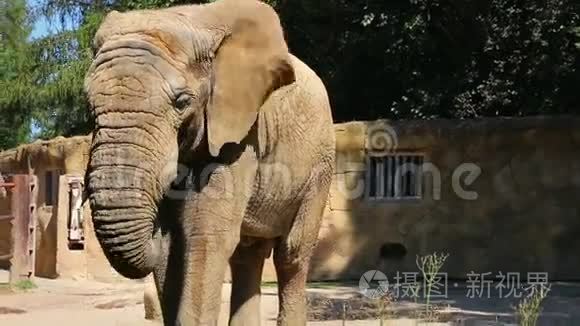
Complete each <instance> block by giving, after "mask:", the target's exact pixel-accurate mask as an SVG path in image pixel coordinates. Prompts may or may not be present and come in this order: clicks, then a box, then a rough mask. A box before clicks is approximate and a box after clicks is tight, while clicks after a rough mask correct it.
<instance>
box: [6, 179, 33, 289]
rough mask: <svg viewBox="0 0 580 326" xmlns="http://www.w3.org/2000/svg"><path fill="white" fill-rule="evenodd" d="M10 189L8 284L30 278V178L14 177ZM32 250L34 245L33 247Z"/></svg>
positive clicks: (31, 253)
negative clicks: (10, 230)
mask: <svg viewBox="0 0 580 326" xmlns="http://www.w3.org/2000/svg"><path fill="white" fill-rule="evenodd" d="M12 180H13V183H14V188H13V189H12V203H11V206H12V216H13V217H14V218H13V219H12V255H13V256H12V259H11V261H10V265H11V266H10V284H11V285H15V284H16V283H18V282H19V281H22V280H28V279H30V278H31V277H32V273H31V272H30V263H31V262H30V257H31V256H32V255H34V250H32V252H30V238H34V237H31V234H32V233H33V232H34V230H33V231H32V232H31V230H30V226H31V224H30V222H31V221H30V216H31V204H32V201H31V191H30V190H31V189H30V187H31V178H30V176H29V175H14V176H13V179H12ZM32 248H34V244H33V247H32Z"/></svg>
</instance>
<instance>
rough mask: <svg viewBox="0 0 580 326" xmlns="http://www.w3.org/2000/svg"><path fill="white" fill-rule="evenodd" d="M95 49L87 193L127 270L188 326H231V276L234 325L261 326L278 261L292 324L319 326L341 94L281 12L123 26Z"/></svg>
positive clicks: (204, 12)
mask: <svg viewBox="0 0 580 326" xmlns="http://www.w3.org/2000/svg"><path fill="white" fill-rule="evenodd" d="M94 44H95V59H94V62H93V65H92V66H91V68H90V70H89V72H88V74H87V78H86V85H85V86H86V91H87V96H88V98H89V100H90V103H91V106H92V110H93V113H94V115H95V119H96V129H95V130H94V133H93V137H94V138H93V143H92V147H91V152H90V163H89V169H88V171H87V176H86V177H87V195H88V198H89V200H90V205H91V209H92V214H93V222H94V225H95V230H96V234H97V237H98V239H99V241H100V244H101V246H102V248H103V250H104V252H105V254H106V256H107V258H108V260H109V262H110V263H111V265H112V266H113V267H114V268H115V269H116V270H117V271H118V272H119V273H121V274H122V275H124V276H125V277H128V278H143V277H145V276H147V275H149V274H150V273H153V274H154V277H155V282H156V286H157V289H158V293H159V298H160V302H161V307H162V311H163V319H164V323H165V325H180V326H186V325H215V324H216V323H217V318H218V315H219V308H220V301H221V294H220V291H221V288H222V282H223V278H224V274H225V271H226V268H227V266H228V263H229V264H230V267H231V271H232V278H233V285H232V286H233V292H232V298H231V313H230V325H251V326H255V325H259V316H260V313H259V309H260V307H259V306H260V280H261V273H262V267H263V263H264V259H265V258H266V257H267V256H269V255H270V253H271V252H272V251H273V255H274V262H275V266H276V272H277V276H278V280H279V283H278V284H279V299H280V306H279V318H278V324H279V325H292V326H295V325H305V324H306V307H305V281H306V275H307V271H308V265H309V260H310V256H311V253H312V249H313V247H314V246H315V244H316V239H317V235H318V230H319V226H320V220H321V215H322V213H323V210H324V207H325V204H326V199H327V196H328V190H329V186H330V182H331V176H332V173H333V167H334V133H333V128H332V118H331V112H330V105H329V100H328V97H327V93H326V90H325V87H324V85H323V84H322V82H321V81H320V79H319V78H318V77H317V76H316V74H315V73H314V72H313V71H312V70H310V69H309V68H308V67H307V66H306V65H305V64H303V63H302V62H301V61H300V60H298V59H297V58H295V57H293V56H292V55H291V54H289V52H288V49H287V46H286V43H285V41H284V37H283V32H282V28H281V26H280V22H279V20H278V17H277V15H276V14H275V12H274V11H273V10H272V8H270V7H269V6H267V5H265V4H263V3H261V2H258V1H254V0H219V1H216V2H214V3H212V4H209V5H203V6H198V5H192V6H182V7H173V8H168V9H162V10H151V11H133V12H127V13H118V12H113V13H110V14H109V15H108V16H107V18H106V19H105V21H104V22H103V24H102V25H101V27H100V28H99V31H98V33H97V35H96V37H95V42H94ZM184 172H185V174H184ZM187 173H190V175H189V176H186V174H187ZM188 180H189V181H188ZM192 180H193V181H192Z"/></svg>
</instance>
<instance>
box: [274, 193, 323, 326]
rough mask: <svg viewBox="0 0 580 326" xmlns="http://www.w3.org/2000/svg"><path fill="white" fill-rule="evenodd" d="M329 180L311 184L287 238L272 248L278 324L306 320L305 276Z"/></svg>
mask: <svg viewBox="0 0 580 326" xmlns="http://www.w3.org/2000/svg"><path fill="white" fill-rule="evenodd" d="M328 187H329V185H328V183H323V184H322V185H321V184H317V185H316V186H313V187H311V189H310V190H309V191H308V192H307V195H306V196H305V201H304V202H303V204H302V206H301V207H300V209H299V210H298V215H297V216H296V219H295V223H294V225H293V226H292V228H291V230H290V233H289V235H288V237H286V238H283V239H281V240H280V241H279V242H278V244H277V245H276V247H275V248H274V265H275V267H276V274H277V277H278V299H279V308H278V309H279V312H278V322H277V324H278V326H304V325H306V320H307V311H306V279H307V276H308V268H309V265H310V258H311V256H312V251H313V250H314V247H315V246H316V243H317V240H318V231H319V229H320V222H321V220H322V214H323V212H324V208H325V206H326V199H327V196H328V192H327V189H328Z"/></svg>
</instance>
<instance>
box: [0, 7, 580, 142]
mask: <svg viewBox="0 0 580 326" xmlns="http://www.w3.org/2000/svg"><path fill="white" fill-rule="evenodd" d="M6 1H7V0H0V4H2V5H5V4H4V2H6ZM9 1H11V3H20V8H21V7H22V3H23V2H22V1H24V0H14V1H13V0H9ZM42 1H43V2H42V6H41V7H40V9H41V10H40V14H42V15H44V16H46V17H50V18H51V21H53V22H55V24H56V25H59V26H65V25H70V26H73V28H72V29H68V30H67V29H60V30H59V31H57V32H56V33H53V34H50V35H48V36H46V37H43V38H42V39H39V40H33V41H30V42H28V43H26V42H23V40H24V39H26V37H27V35H28V33H29V27H28V29H26V28H24V29H22V30H18V31H13V30H10V29H7V30H8V31H9V32H8V33H7V34H6V35H11V36H12V35H14V38H15V39H18V40H20V41H15V44H16V43H18V44H21V45H22V46H23V47H22V48H20V50H18V49H17V48H19V47H20V45H19V46H16V47H15V46H11V47H3V50H2V54H1V55H2V60H12V61H10V63H9V64H3V65H2V67H6V66H9V67H10V68H8V69H4V70H3V71H2V72H1V73H2V81H1V82H2V84H0V88H1V89H0V92H2V93H1V95H2V100H1V101H0V110H1V111H0V112H2V113H3V114H4V112H21V113H22V114H21V115H20V116H21V118H19V119H20V120H18V121H16V120H14V121H11V122H8V125H11V126H13V125H18V123H21V124H23V123H24V124H25V122H26V121H25V120H26V119H33V120H34V121H36V123H37V124H38V125H39V126H40V127H41V130H42V134H41V136H42V137H52V136H55V135H60V134H62V135H72V134H78V133H86V132H88V131H89V130H90V129H91V127H92V124H91V120H90V117H89V116H88V109H87V103H86V100H85V98H84V95H83V92H82V85H83V78H84V72H85V71H86V69H87V67H88V64H89V62H90V59H91V51H90V50H89V48H90V46H89V45H90V41H91V39H92V36H93V35H94V33H95V31H96V29H97V27H98V25H99V23H100V22H101V20H102V18H103V17H104V15H105V14H106V12H108V11H110V10H119V11H126V10H133V9H145V8H160V7H168V6H173V5H179V4H186V3H192V1H187V0H42ZM193 2H196V1H193ZM197 2H208V0H199V1H197ZM268 2H269V3H270V4H272V5H273V6H274V7H275V9H276V10H277V11H278V13H279V14H280V16H281V20H282V23H283V25H284V28H285V30H286V36H287V39H288V42H289V46H290V49H291V51H292V52H293V53H295V54H296V55H297V56H299V57H300V58H302V59H303V60H304V61H305V62H306V63H307V64H309V65H310V66H312V67H313V68H314V69H315V70H316V72H317V73H318V74H319V75H320V76H321V78H322V79H323V81H324V82H325V84H326V85H327V87H328V89H329V93H330V97H331V102H332V106H333V111H334V117H335V120H336V121H345V120H353V119H359V120H360V119H376V118H393V119H400V118H422V119H428V118H435V117H448V118H475V117H482V116H523V115H535V114H561V113H568V114H577V113H578V111H577V110H578V109H577V108H578V106H579V105H580V95H578V93H577V91H576V90H575V88H576V85H578V83H579V82H580V71H579V70H578V69H579V68H578V67H579V66H580V65H579V53H580V51H579V50H578V49H579V48H580V28H579V27H578V26H580V10H579V9H580V7H579V5H578V4H576V1H574V0H528V1H512V0H483V1H475V0H468V1H458V0H395V1H384V0H365V1H360V0H357V1H349V0H326V1H311V0H292V1H290V0H270V1H268ZM13 12H18V10H17V9H13ZM29 15H30V13H29ZM5 21H6V19H5V17H0V24H5ZM2 26H4V25H2ZM11 26H12V27H11V28H13V27H14V25H11ZM22 26H27V25H26V24H22ZM28 26H29V25H28ZM2 30H5V29H4V28H3V29H2ZM19 35H20V36H19ZM3 42H4V37H3ZM24 43H26V44H24ZM5 49H9V50H8V51H6V50H5ZM23 49H24V50H23ZM18 51H20V52H18ZM7 53H8V54H7ZM16 53H18V54H17V55H16ZM7 58H9V59H7ZM4 62H8V61H4ZM10 110H12V111H10ZM27 117H28V118H27ZM23 119H24V120H23ZM1 130H2V129H1V128H0V132H1ZM23 130H24V129H23ZM0 137H3V136H0ZM20 140H22V139H20ZM20 140H19V141H20ZM0 146H1V144H0Z"/></svg>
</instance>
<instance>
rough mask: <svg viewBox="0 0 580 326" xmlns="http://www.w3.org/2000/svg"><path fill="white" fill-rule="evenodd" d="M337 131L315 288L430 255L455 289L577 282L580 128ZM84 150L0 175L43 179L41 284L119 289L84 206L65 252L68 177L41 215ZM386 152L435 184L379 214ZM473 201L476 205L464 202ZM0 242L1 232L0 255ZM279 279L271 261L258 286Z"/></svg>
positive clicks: (17, 162)
mask: <svg viewBox="0 0 580 326" xmlns="http://www.w3.org/2000/svg"><path fill="white" fill-rule="evenodd" d="M335 129H336V138H337V169H336V174H335V178H334V182H333V185H332V193H331V196H330V197H329V201H328V206H327V208H326V211H325V215H324V220H323V224H322V228H321V231H320V242H319V244H318V247H317V248H316V251H315V255H314V257H313V262H312V267H311V270H310V276H309V278H310V280H337V279H354V280H358V279H359V278H360V276H361V275H362V274H363V273H364V272H365V271H367V270H370V269H379V270H382V271H384V272H386V273H388V274H390V275H393V274H394V273H396V272H397V271H399V272H415V271H417V268H416V265H415V257H416V255H424V254H429V253H432V252H435V251H437V252H447V253H449V254H450V256H449V258H448V260H447V263H446V265H445V267H444V270H443V271H445V272H447V273H448V274H449V276H450V277H454V278H464V279H465V278H467V274H468V273H470V272H476V273H485V272H492V273H494V274H496V273H497V272H504V273H507V272H519V273H522V274H524V276H525V274H526V273H527V272H547V273H549V277H550V279H562V280H571V279H578V278H579V277H580V275H578V274H579V272H577V271H580V260H579V259H578V255H577V253H578V252H580V237H578V236H577V235H578V234H580V219H579V215H580V202H579V201H577V199H576V198H577V197H578V195H579V192H580V191H579V190H578V189H580V188H579V186H580V161H578V158H580V119H578V118H573V117H551V118H543V117H535V118H525V119H486V120H471V121H455V120H432V121H400V122H388V121H373V122H351V123H345V124H337V125H336V127H335ZM89 141H90V140H89V138H88V137H73V138H70V139H64V138H57V139H55V140H53V141H50V142H39V143H35V144H32V145H26V146H23V147H20V148H18V149H15V150H12V151H7V152H2V153H0V171H3V172H18V173H23V172H26V171H28V170H31V172H32V173H36V174H37V175H39V182H40V189H39V196H38V198H39V199H38V201H39V202H38V204H37V206H38V207H39V223H38V225H39V229H38V234H39V235H38V236H37V239H38V240H37V268H36V269H37V273H38V274H39V275H41V276H42V275H44V276H51V277H55V276H61V277H73V278H93V279H99V280H109V281H114V280H117V279H119V278H120V277H119V275H118V274H117V273H115V272H114V271H112V269H111V267H110V266H109V264H108V262H107V261H106V259H105V258H104V255H103V254H102V252H101V249H100V247H99V245H98V242H97V240H96V239H95V236H94V231H93V228H92V224H91V219H90V212H89V208H88V205H86V204H85V207H84V214H85V220H84V223H85V225H84V227H85V249H84V250H82V251H71V250H69V249H68V247H67V245H66V244H67V237H66V207H68V201H67V200H68V199H67V198H68V194H67V193H66V187H65V186H64V185H65V184H66V181H65V178H64V177H61V178H60V181H59V182H60V187H59V200H58V206H57V207H47V206H46V205H44V201H45V200H46V199H45V198H44V193H45V192H44V190H43V188H42V187H43V186H42V184H43V183H44V182H45V180H44V177H43V176H42V175H43V173H45V172H46V171H47V170H51V169H61V170H62V173H63V175H64V174H70V175H84V170H85V168H86V164H87V159H88V145H89ZM381 144H382V145H386V149H387V150H388V151H385V149H382V150H383V151H385V152H389V153H391V152H405V153H419V154H422V155H424V159H425V163H426V164H427V165H426V166H427V167H428V168H429V169H430V170H431V172H429V173H426V174H425V175H424V176H423V187H424V189H423V190H424V192H423V197H422V198H421V199H418V200H405V201H379V202H377V201H371V200H368V199H366V198H365V197H364V196H361V195H360V194H361V193H364V189H365V187H366V186H367V185H368V182H367V179H366V177H365V176H366V172H367V159H368V157H369V153H370V152H376V149H377V146H381ZM28 162H30V163H28ZM465 164H472V165H471V166H470V165H465ZM474 166H475V167H478V169H479V170H480V174H479V175H478V176H477V178H475V180H473V182H467V183H466V176H467V174H466V173H464V174H458V175H459V177H456V176H455V177H454V173H458V172H461V171H466V169H469V168H471V169H473V167H474ZM433 171H435V174H434V173H433ZM437 174H439V176H440V182H438V180H437V179H438V178H437V176H436V175H437ZM454 183H455V184H456V185H455V188H457V189H459V188H461V189H463V190H461V189H459V190H461V191H457V189H454ZM458 186H459V188H458ZM361 189H362V190H363V191H362V192H361ZM471 191H473V192H475V193H477V198H471V199H465V198H462V196H463V197H466V195H468V194H469V193H467V192H471ZM357 194H358V195H357ZM41 211H42V212H41ZM1 232H3V230H2V226H0V244H1V239H3V238H2V237H1V236H2V233H1ZM226 279H229V277H227V278H226ZM275 279H276V276H275V272H274V268H273V265H272V262H271V260H268V261H267V263H266V267H265V270H264V280H269V281H272V280H275Z"/></svg>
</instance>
